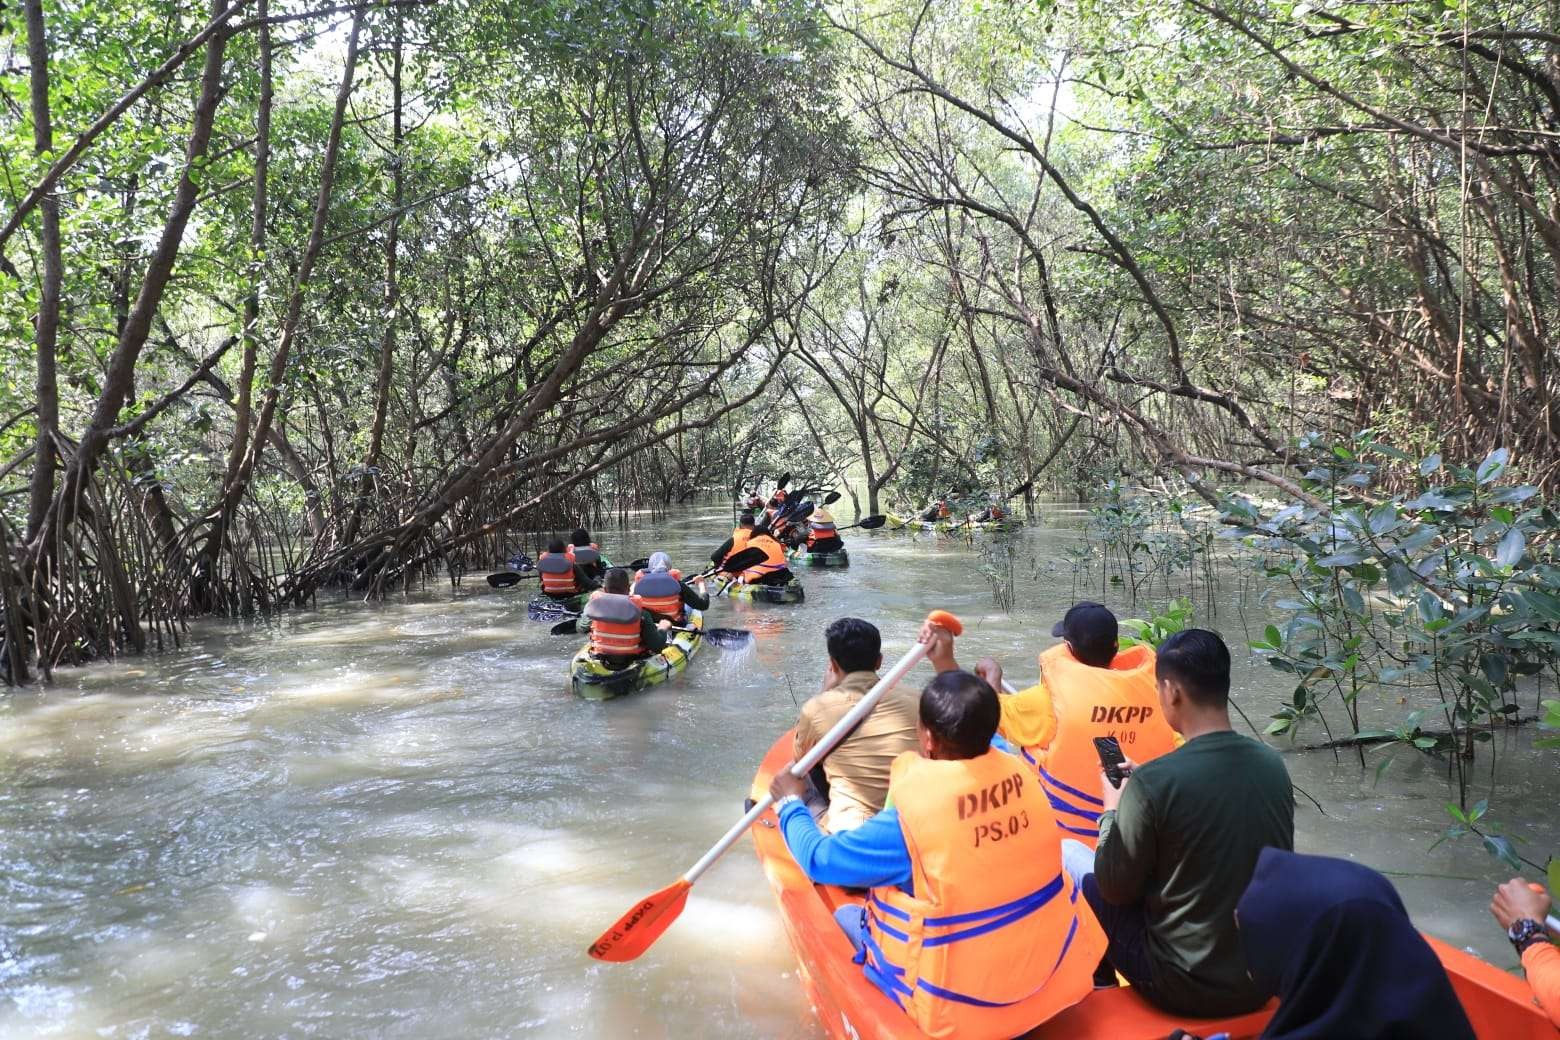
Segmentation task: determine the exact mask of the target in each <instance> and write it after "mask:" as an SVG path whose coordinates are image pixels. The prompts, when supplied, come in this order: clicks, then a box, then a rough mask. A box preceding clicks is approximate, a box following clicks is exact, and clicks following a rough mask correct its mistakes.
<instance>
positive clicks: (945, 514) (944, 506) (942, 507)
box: [937, 502, 953, 520]
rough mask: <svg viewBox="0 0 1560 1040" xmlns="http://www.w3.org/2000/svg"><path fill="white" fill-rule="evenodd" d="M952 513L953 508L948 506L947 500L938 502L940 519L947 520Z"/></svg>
mask: <svg viewBox="0 0 1560 1040" xmlns="http://www.w3.org/2000/svg"><path fill="white" fill-rule="evenodd" d="M952 515H953V510H951V509H949V508H948V503H946V502H939V503H937V516H938V518H939V519H942V520H946V519H948V518H949V517H950V516H952Z"/></svg>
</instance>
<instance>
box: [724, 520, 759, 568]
mask: <svg viewBox="0 0 1560 1040" xmlns="http://www.w3.org/2000/svg"><path fill="white" fill-rule="evenodd" d="M751 537H753V529H752V528H751V527H739V528H737V529H736V530H735V531H732V532H731V551H730V552H729V553H727V554H726V557H725V558H726V559H727V560H729V559H731V558H732V557H733V556H735V555H737V553H739V552H741V551H742V550H743V549H746V548H747V543H748V539H749V538H751Z"/></svg>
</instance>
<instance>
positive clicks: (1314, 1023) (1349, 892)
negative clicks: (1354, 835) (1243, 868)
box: [1235, 848, 1474, 1040]
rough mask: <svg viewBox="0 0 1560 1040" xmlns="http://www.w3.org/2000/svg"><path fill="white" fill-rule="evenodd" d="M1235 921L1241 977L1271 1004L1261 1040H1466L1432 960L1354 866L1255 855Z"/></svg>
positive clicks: (1463, 1019) (1393, 901)
mask: <svg viewBox="0 0 1560 1040" xmlns="http://www.w3.org/2000/svg"><path fill="white" fill-rule="evenodd" d="M1235 921H1236V923H1237V924H1238V926H1239V929H1240V945H1241V948H1242V950H1243V951H1244V954H1245V964H1246V970H1247V971H1248V972H1250V974H1251V978H1252V980H1253V981H1254V982H1255V984H1256V986H1257V988H1258V989H1259V990H1260V991H1261V992H1262V993H1264V994H1272V995H1274V996H1277V997H1278V1010H1277V1011H1275V1012H1274V1013H1273V1017H1272V1019H1270V1020H1269V1021H1268V1024H1267V1025H1266V1026H1265V1027H1263V1030H1262V1038H1263V1040H1331V1038H1335V1037H1347V1038H1348V1040H1398V1038H1404V1040H1407V1038H1413V1040H1474V1031H1473V1026H1472V1025H1471V1024H1470V1023H1469V1021H1468V1015H1467V1013H1466V1012H1465V1011H1464V1010H1463V1007H1462V1004H1461V1003H1459V1001H1458V999H1457V994H1456V992H1455V991H1454V990H1453V989H1452V983H1451V980H1449V979H1448V978H1447V977H1446V969H1445V968H1444V967H1443V966H1442V964H1441V960H1440V958H1439V957H1437V956H1436V955H1435V951H1434V950H1433V949H1431V948H1430V944H1429V943H1427V942H1425V940H1424V938H1423V937H1422V936H1421V935H1420V934H1419V930H1418V929H1417V928H1415V927H1414V923H1413V922H1412V921H1410V920H1409V918H1408V911H1407V910H1405V909H1404V908H1403V900H1402V899H1400V898H1398V894H1397V891H1396V890H1395V889H1394V888H1393V887H1392V883H1391V882H1390V881H1388V880H1387V879H1386V878H1384V877H1382V876H1381V875H1380V874H1378V873H1376V872H1375V871H1374V870H1371V869H1370V868H1369V867H1367V866H1364V865H1363V864H1360V863H1351V862H1349V861H1348V860H1345V859H1334V858H1333V857H1331V856H1301V855H1298V854H1296V853H1293V852H1285V851H1284V850H1282V849H1272V848H1269V849H1263V850H1262V853H1261V856H1260V857H1259V858H1258V860H1257V868H1256V873H1255V874H1254V875H1253V877H1252V879H1251V884H1250V885H1248V886H1247V887H1246V891H1245V894H1244V895H1242V896H1241V897H1240V905H1239V906H1238V907H1237V908H1236V911H1235Z"/></svg>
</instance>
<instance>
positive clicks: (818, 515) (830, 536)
mask: <svg viewBox="0 0 1560 1040" xmlns="http://www.w3.org/2000/svg"><path fill="white" fill-rule="evenodd" d="M805 544H806V546H807V551H808V552H810V553H818V554H822V553H836V552H839V551H840V550H841V549H843V548H845V542H844V540H843V539H841V538H840V534H839V530H838V529H837V528H836V527H835V524H834V514H833V513H830V512H829V511H828V510H827V509H825V508H823V507H822V506H819V507H818V508H817V509H814V510H813V511H812V515H811V516H810V517H808V518H807V539H806V543H805Z"/></svg>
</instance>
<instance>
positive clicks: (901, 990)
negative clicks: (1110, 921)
mask: <svg viewBox="0 0 1560 1040" xmlns="http://www.w3.org/2000/svg"><path fill="white" fill-rule="evenodd" d="M1066 876H1067V875H1066V872H1065V871H1063V872H1059V873H1058V874H1057V875H1056V877H1054V878H1052V879H1051V880H1050V881H1048V882H1047V883H1046V884H1044V885H1042V886H1041V887H1040V888H1037V889H1035V890H1034V891H1033V892H1031V893H1029V894H1028V895H1026V896H1021V897H1019V898H1018V899H1015V900H1013V901H1012V902H1009V903H1003V904H1002V905H1001V906H993V907H989V908H987V909H985V910H973V911H970V912H969V913H964V914H952V915H949V916H947V917H928V918H927V919H926V921H925V924H926V927H928V928H935V927H947V926H948V925H954V924H968V923H971V922H974V921H981V922H983V923H981V924H977V925H975V927H973V928H966V929H964V930H962V931H958V932H950V933H948V934H946V935H935V936H932V937H930V938H927V939H923V940H922V942H921V946H922V948H923V949H925V948H929V947H933V946H946V945H948V944H949V943H955V942H959V941H960V940H962V939H973V938H974V937H975V936H977V935H985V934H986V933H987V932H994V931H996V930H997V929H998V928H1005V927H1007V926H1008V925H1010V924H1013V923H1014V922H1015V921H1020V920H1022V919H1024V918H1025V917H1028V916H1029V915H1030V914H1032V913H1034V912H1035V911H1036V910H1039V909H1040V908H1041V907H1043V906H1045V905H1046V904H1048V903H1050V902H1051V900H1053V899H1055V898H1056V897H1057V896H1058V895H1060V894H1061V891H1062V884H1063V882H1064V881H1065V880H1066ZM1071 887H1072V892H1071V893H1070V894H1069V897H1068V900H1069V902H1071V903H1073V904H1074V905H1075V906H1076V904H1077V901H1078V886H1077V885H1073V886H1071ZM880 910H881V911H885V912H887V913H888V914H889V915H891V916H893V917H897V918H899V919H900V920H904V921H908V920H909V919H910V915H909V914H907V913H905V912H904V911H903V910H900V909H899V908H898V907H894V906H889V905H888V904H887V903H885V902H883V901H882V900H880V899H879V898H878V897H877V894H876V893H873V894H872V897H871V903H870V905H869V906H868V908H867V912H868V914H869V915H870V917H871V918H872V919H873V920H874V921H875V922H876V924H877V927H878V929H879V930H880V931H882V932H883V933H884V934H886V935H890V936H892V937H893V938H895V939H898V940H899V941H900V942H908V941H909V937H908V936H907V935H906V934H905V933H904V932H901V931H899V930H898V929H897V928H892V927H890V926H889V925H887V924H886V923H884V922H883V920H882V919H881V918H880V917H878V911H880ZM1077 934H1078V914H1077V912H1076V911H1074V913H1073V919H1072V927H1071V928H1069V929H1068V931H1067V938H1066V939H1065V940H1063V942H1062V952H1061V954H1060V955H1059V956H1058V957H1057V958H1056V965H1055V967H1053V968H1052V969H1051V975H1055V974H1056V969H1057V968H1059V967H1061V964H1062V961H1063V960H1065V959H1066V957H1067V951H1068V950H1069V949H1071V948H1072V942H1073V938H1074V937H1075V936H1076V935H1077ZM862 935H863V937H864V938H865V939H866V943H865V945H864V947H863V950H862V958H861V959H860V960H858V961H857V963H859V964H862V970H863V971H864V972H865V974H866V976H867V978H869V979H871V980H872V982H873V984H875V985H876V986H877V987H878V988H879V989H881V990H882V991H883V992H884V993H887V994H888V995H889V996H890V997H893V998H894V1001H895V1002H896V1003H898V1004H899V1006H900V1007H904V1001H903V1000H902V999H900V995H901V994H902V995H903V996H906V997H908V996H910V995H911V994H913V993H914V992H915V990H914V989H913V988H911V987H910V986H907V985H905V983H904V982H902V981H900V979H899V978H898V976H901V975H903V974H904V969H903V968H901V967H899V966H898V965H896V964H894V963H893V962H892V961H891V960H889V959H888V957H887V956H886V955H885V954H884V953H883V950H882V949H881V948H880V947H879V946H878V944H877V942H876V941H874V940H873V938H872V929H871V928H870V927H869V928H868V929H867V930H866V931H865V932H863V933H862ZM1050 981H1051V976H1050V975H1047V976H1046V982H1050ZM915 985H916V988H919V989H922V990H925V991H926V992H927V993H930V994H931V995H932V996H934V997H940V998H941V999H943V1000H951V1001H954V1002H955V1003H959V1004H969V1005H971V1006H972V1007H984V1008H1001V1007H1012V1006H1013V1005H1014V1004H1019V1003H1022V1002H1023V1001H1026V1000H1028V999H1029V998H1030V997H1032V996H1034V995H1035V993H1038V992H1040V990H1041V989H1043V988H1044V986H1045V983H1042V984H1041V985H1040V986H1037V987H1035V989H1034V990H1033V992H1031V993H1029V994H1027V995H1025V996H1022V997H1020V998H1019V999H1018V1000H1010V1001H1005V1002H997V1003H993V1002H992V1001H988V1000H981V999H980V998H979V997H972V996H970V995H968V994H966V993H959V992H957V991H955V990H951V989H944V988H943V987H941V986H938V985H934V984H933V983H930V982H927V981H926V980H925V979H917V980H916V984H915Z"/></svg>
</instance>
